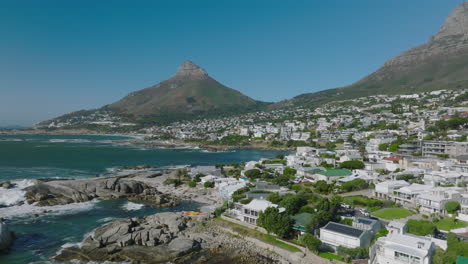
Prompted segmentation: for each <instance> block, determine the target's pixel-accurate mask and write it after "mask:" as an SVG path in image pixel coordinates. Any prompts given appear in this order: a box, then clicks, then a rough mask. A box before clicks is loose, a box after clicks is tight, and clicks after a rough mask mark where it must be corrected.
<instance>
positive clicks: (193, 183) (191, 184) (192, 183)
mask: <svg viewBox="0 0 468 264" xmlns="http://www.w3.org/2000/svg"><path fill="white" fill-rule="evenodd" d="M187 185H188V186H189V187H190V188H195V187H197V183H196V182H194V181H191V182H188V183H187Z"/></svg>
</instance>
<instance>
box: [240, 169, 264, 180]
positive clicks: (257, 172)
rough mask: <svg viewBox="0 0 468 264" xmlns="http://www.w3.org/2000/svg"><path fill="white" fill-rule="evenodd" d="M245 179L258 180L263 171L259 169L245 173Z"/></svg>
mask: <svg viewBox="0 0 468 264" xmlns="http://www.w3.org/2000/svg"><path fill="white" fill-rule="evenodd" d="M244 175H245V177H247V178H249V179H252V180H253V179H258V178H260V176H261V175H262V173H261V171H260V170H259V169H251V170H248V171H246V172H244Z"/></svg>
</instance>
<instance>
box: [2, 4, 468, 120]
mask: <svg viewBox="0 0 468 264" xmlns="http://www.w3.org/2000/svg"><path fill="white" fill-rule="evenodd" d="M135 2H137V4H135ZM460 2H462V1H460V0H443V1H442V0H411V1H409V0H386V1H385V0H381V1H380V0H379V1H376V0H352V1H351V0H321V1H319V0H308V1H307V0H304V1H299V0H291V1H284V0H281V1H277V0H264V1H262V0H258V1H257V0H245V1H244V0H236V1H223V0H206V1H204V0H198V1H180V0H178V1H176V0H172V1H170V0H168V1H156V0H153V1H110V0H109V1H88V0H80V1H62V0H57V1H52V0H41V1H17V0H12V1H10V0H2V1H1V2H0V125H11V124H21V125H30V124H32V123H34V122H38V121H41V120H44V119H48V118H52V117H55V116H57V115H60V114H63V113H66V112H71V111H75V110H80V109H89V108H96V107H100V106H102V105H105V104H109V103H112V102H114V101H116V100H118V99H120V98H121V97H123V96H125V95H126V94H128V93H129V92H131V91H135V90H139V89H143V88H145V87H148V86H150V85H153V84H156V83H158V82H160V81H162V80H165V79H168V78H170V77H171V76H172V75H173V74H174V72H175V71H176V69H177V67H178V66H179V64H180V63H182V61H184V60H186V59H189V60H192V61H194V62H195V63H197V64H198V65H200V66H202V67H203V68H205V69H206V70H207V71H208V73H209V74H210V75H211V76H212V77H214V78H215V79H217V80H218V81H220V82H221V83H223V84H225V85H227V86H229V87H231V88H234V89H237V90H239V91H241V92H243V93H245V94H247V95H249V96H251V97H253V98H255V99H258V100H263V101H279V100H283V99H287V98H291V97H293V96H296V95H299V94H302V93H307V92H314V91H318V90H323V89H328V88H335V87H339V86H343V85H347V84H351V83H353V82H355V81H357V80H358V79H360V78H362V77H364V76H365V75H367V74H369V73H371V72H372V71H374V70H376V69H377V68H378V67H379V66H380V65H382V64H383V63H384V61H385V60H387V59H389V58H392V57H394V56H396V55H398V54H399V53H401V52H402V51H404V50H406V49H408V48H411V47H414V46H417V45H420V44H423V43H424V42H426V40H427V39H428V38H429V37H430V36H431V35H433V34H434V33H436V32H437V30H438V29H439V27H440V26H441V25H442V23H443V22H444V21H445V18H446V16H447V15H448V14H449V13H450V12H451V10H452V9H453V8H455V6H456V5H457V4H459V3H460Z"/></svg>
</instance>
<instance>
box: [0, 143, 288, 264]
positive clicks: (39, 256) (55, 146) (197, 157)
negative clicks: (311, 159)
mask: <svg viewBox="0 0 468 264" xmlns="http://www.w3.org/2000/svg"><path fill="white" fill-rule="evenodd" d="M120 139H121V140H124V139H129V138H127V137H123V136H98V135H8V136H7V135H0V182H3V181H12V182H14V183H16V184H17V187H15V188H13V189H4V188H1V187H0V206H3V208H0V218H4V219H6V222H7V223H8V226H9V228H10V229H11V230H12V231H14V232H15V234H16V240H15V243H14V244H13V247H12V248H11V250H10V252H9V253H8V254H3V255H0V263H1V264H24V263H54V262H51V260H50V258H51V257H52V256H54V255H55V254H56V253H57V252H59V251H60V250H61V249H62V248H63V247H67V246H70V245H73V244H77V243H79V242H80V241H82V240H83V238H84V237H85V236H87V235H88V234H90V233H91V232H92V231H93V230H94V229H95V228H97V227H99V226H101V225H103V224H105V223H106V222H109V221H112V219H115V218H123V217H135V216H144V215H149V214H154V213H158V212H167V211H192V210H198V209H199V208H200V206H201V205H200V204H198V203H195V202H184V203H182V204H181V205H179V206H177V207H173V208H150V207H145V206H144V204H142V203H134V202H128V201H126V200H112V201H106V200H95V201H91V202H86V203H76V204H70V205H65V206H53V207H47V208H43V207H36V206H33V205H15V206H12V205H14V204H17V203H18V202H20V201H23V200H24V191H23V190H22V189H23V188H25V187H27V186H30V185H31V184H32V182H31V179H35V178H59V177H60V178H89V177H99V176H110V175H115V174H116V173H117V171H116V168H117V167H121V166H135V165H141V164H148V165H151V166H156V167H157V168H159V169H164V168H171V167H177V166H184V165H210V164H220V163H234V162H242V161H250V160H259V159H260V158H271V157H274V156H275V155H276V154H278V153H280V152H274V151H263V150H234V151H231V152H217V153H211V152H206V151H204V150H201V149H160V148H145V147H144V146H139V145H129V144H120V143H116V142H115V141H114V140H120ZM44 210H47V211H48V212H47V213H46V214H42V212H43V211H44ZM36 214H39V216H38V217H37V216H35V215H36Z"/></svg>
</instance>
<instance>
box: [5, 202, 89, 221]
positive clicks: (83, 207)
mask: <svg viewBox="0 0 468 264" xmlns="http://www.w3.org/2000/svg"><path fill="white" fill-rule="evenodd" d="M97 202H98V200H97V199H96V200H93V201H90V202H84V203H71V204H66V205H55V206H35V205H34V204H23V205H15V206H10V207H4V208H0V218H14V217H27V216H32V215H36V214H38V215H41V214H43V213H44V211H46V212H47V213H46V214H47V215H58V214H73V213H76V212H80V211H87V210H91V209H92V208H93V207H94V206H95V205H96V203H97Z"/></svg>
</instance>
